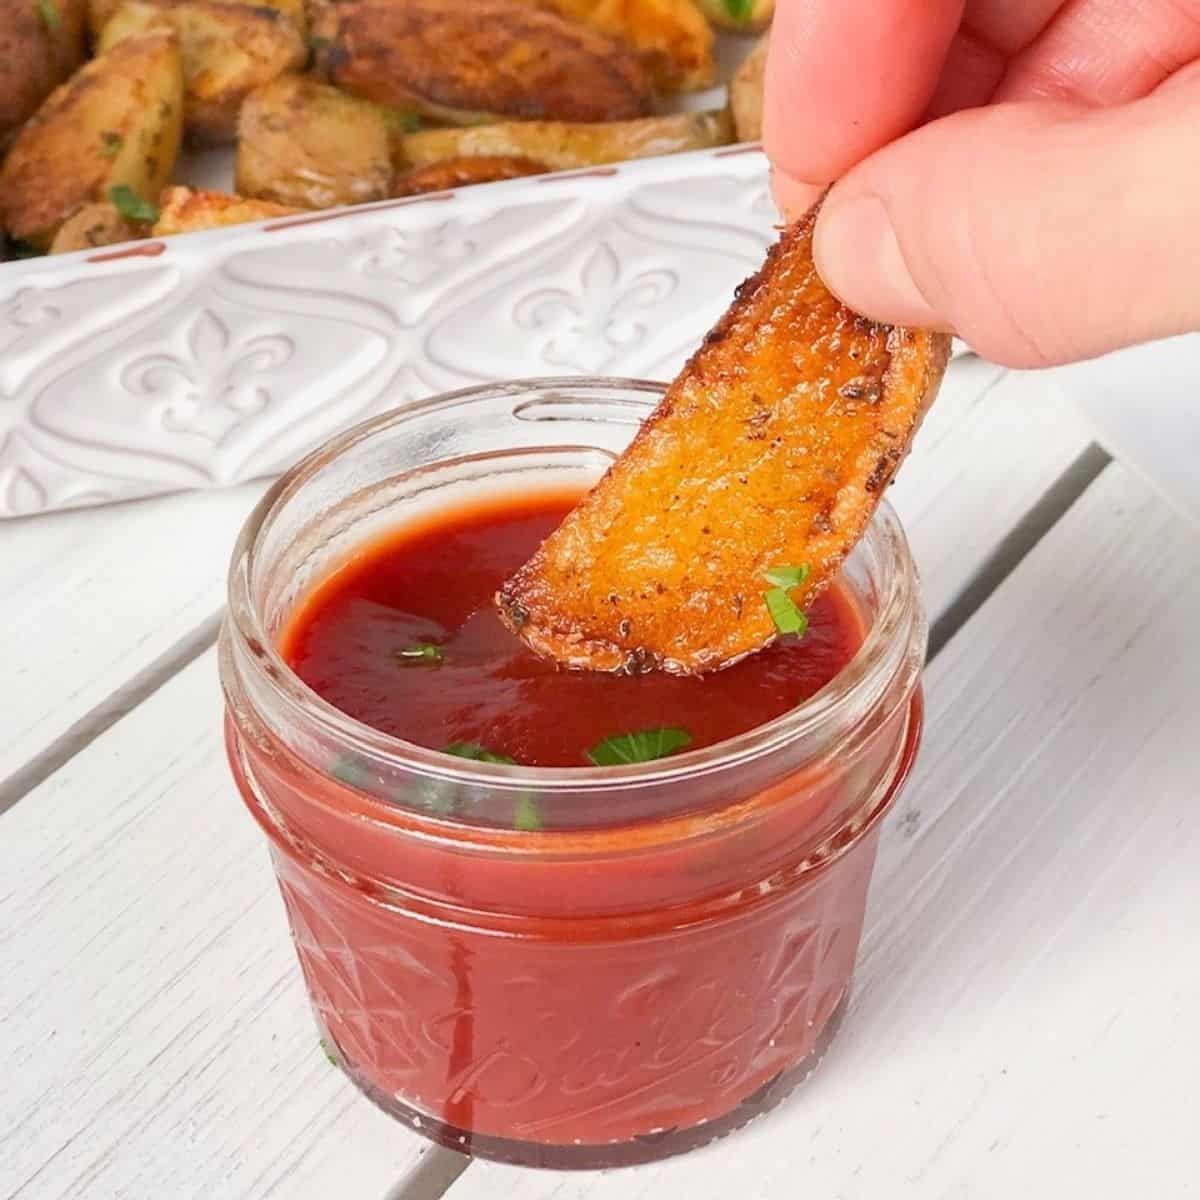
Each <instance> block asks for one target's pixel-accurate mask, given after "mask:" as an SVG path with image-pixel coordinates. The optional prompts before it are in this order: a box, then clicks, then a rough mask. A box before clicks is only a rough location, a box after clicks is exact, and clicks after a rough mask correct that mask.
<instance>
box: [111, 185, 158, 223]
mask: <svg viewBox="0 0 1200 1200" xmlns="http://www.w3.org/2000/svg"><path fill="white" fill-rule="evenodd" d="M108 199H109V201H110V203H111V204H112V206H113V207H114V208H115V209H116V210H117V212H119V213H120V214H121V216H123V217H124V218H125V219H126V220H127V221H140V222H142V223H143V224H145V225H149V224H151V223H153V222H154V221H157V220H158V209H157V208H156V207H155V206H154V205H153V204H151V203H150V201H149V200H143V199H142V198H141V196H139V195H138V194H137V192H135V191H134V190H133V188H131V187H130V186H129V185H128V184H127V183H118V184H117V185H116V186H115V187H110V188H109V189H108Z"/></svg>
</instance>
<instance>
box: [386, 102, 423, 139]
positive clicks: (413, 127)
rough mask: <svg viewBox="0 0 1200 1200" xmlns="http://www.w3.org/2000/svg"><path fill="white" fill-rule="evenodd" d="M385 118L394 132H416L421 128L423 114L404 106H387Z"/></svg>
mask: <svg viewBox="0 0 1200 1200" xmlns="http://www.w3.org/2000/svg"><path fill="white" fill-rule="evenodd" d="M383 119H384V121H385V122H386V123H387V126H388V128H389V129H390V130H391V131H392V132H393V133H416V132H417V130H418V129H420V128H421V114H420V113H415V112H412V111H411V110H409V109H404V108H385V109H384V110H383Z"/></svg>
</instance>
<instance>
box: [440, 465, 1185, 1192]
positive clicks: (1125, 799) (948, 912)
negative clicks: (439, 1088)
mask: <svg viewBox="0 0 1200 1200" xmlns="http://www.w3.org/2000/svg"><path fill="white" fill-rule="evenodd" d="M1198 606H1200V543H1198V542H1197V539H1196V537H1195V532H1194V530H1193V529H1191V528H1189V526H1188V525H1187V524H1186V523H1185V522H1184V521H1183V520H1182V519H1181V518H1179V517H1177V516H1175V515H1174V514H1172V513H1171V512H1170V511H1169V510H1168V508H1167V506H1166V505H1165V504H1164V503H1163V502H1162V501H1160V500H1159V499H1157V497H1155V496H1154V495H1153V494H1151V493H1150V492H1149V491H1148V489H1147V488H1146V486H1145V485H1143V484H1142V483H1140V482H1139V481H1138V480H1136V479H1135V478H1134V477H1133V476H1132V475H1131V474H1130V473H1128V472H1127V471H1125V470H1123V469H1122V468H1120V467H1119V466H1115V465H1114V466H1110V467H1109V468H1107V470H1106V471H1105V472H1104V473H1103V475H1102V476H1101V477H1100V478H1099V480H1097V481H1096V482H1095V483H1094V484H1093V485H1092V486H1091V487H1090V488H1089V489H1088V491H1087V492H1086V493H1085V494H1084V496H1083V497H1082V498H1081V499H1080V501H1079V502H1077V504H1076V505H1075V506H1074V507H1073V508H1072V509H1071V511H1070V512H1069V513H1068V515H1067V516H1066V517H1065V518H1064V519H1063V520H1062V521H1061V522H1060V523H1059V525H1058V526H1057V527H1056V528H1055V529H1054V530H1053V531H1052V532H1051V533H1050V534H1049V535H1048V536H1047V537H1046V538H1045V539H1044V540H1043V541H1042V543H1040V544H1039V545H1038V547H1037V548H1036V549H1035V550H1034V551H1033V553H1032V554H1030V555H1029V556H1028V557H1027V558H1026V560H1025V561H1024V562H1023V563H1022V564H1021V566H1020V567H1019V568H1018V570H1017V571H1016V572H1015V573H1014V574H1013V575H1012V576H1011V577H1010V578H1009V579H1008V580H1007V581H1006V582H1005V583H1004V584H1003V585H1002V586H1001V587H1000V588H999V589H998V590H997V591H996V592H995V593H994V594H993V596H992V597H991V598H990V599H989V600H988V602H987V603H986V604H985V605H984V606H983V608H981V609H980V611H979V612H978V613H977V614H976V616H975V617H974V618H973V619H972V620H971V621H970V622H969V623H968V624H967V625H966V626H965V627H964V628H963V630H962V631H961V632H960V633H959V635H958V636H957V637H956V638H954V639H953V640H952V641H951V642H950V644H949V645H948V647H947V649H946V651H945V652H944V653H943V654H942V655H941V656H940V657H939V659H938V660H937V662H936V663H935V664H934V666H933V667H932V668H931V670H930V671H929V673H928V677H927V693H928V701H929V713H928V733H927V740H926V745H925V749H924V754H923V758H922V760H921V762H920V765H919V767H918V770H917V773H916V775H915V777H914V779H913V781H912V783H911V784H910V786H909V789H908V791H907V792H906V794H905V796H904V798H903V799H902V801H901V803H900V806H899V811H897V812H896V813H894V814H893V816H892V818H891V819H890V821H889V827H888V829H887V831H886V833H885V837H884V844H883V846H882V848H881V853H880V859H879V865H878V873H877V875H876V880H875V884H874V888H873V893H872V900H871V907H870V912H869V914H868V922H867V930H866V934H865V938H864V943H863V950H862V953H861V956H860V961H859V969H858V980H857V985H856V990H855V993H854V996H853V999H852V1003H851V1008H850V1011H849V1014H848V1016H847V1019H846V1023H845V1026H844V1027H843V1031H842V1033H841V1036H840V1039H839V1041H838V1042H837V1043H836V1045H835V1047H834V1050H833V1051H832V1053H831V1054H830V1056H829V1059H828V1061H827V1062H826V1064H825V1066H824V1068H823V1070H822V1072H821V1073H820V1075H819V1076H817V1077H816V1079H815V1080H814V1081H813V1083H812V1085H811V1086H810V1087H809V1088H807V1089H802V1090H801V1091H800V1092H799V1093H797V1094H796V1095H795V1096H794V1097H792V1099H791V1100H790V1101H789V1102H787V1103H786V1104H785V1105H784V1106H783V1107H782V1108H781V1109H780V1110H778V1111H776V1112H775V1113H773V1114H771V1115H770V1116H768V1117H766V1118H764V1119H762V1120H760V1121H759V1122H757V1123H755V1124H754V1125H752V1126H751V1127H750V1128H749V1129H747V1130H746V1131H744V1132H743V1133H742V1134H740V1135H737V1136H735V1137H733V1138H730V1139H727V1140H726V1141H724V1142H722V1143H719V1144H718V1145H716V1146H714V1147H712V1148H710V1149H708V1150H705V1151H701V1152H699V1153H696V1154H694V1155H692V1156H690V1157H686V1158H683V1159H679V1160H675V1161H673V1162H669V1163H664V1164H661V1165H659V1166H655V1167H649V1168H643V1169H640V1170H637V1171H632V1172H615V1173H610V1174H608V1175H575V1176H564V1175H555V1174H541V1173H539V1174H533V1173H521V1172H516V1171H512V1170H510V1169H505V1168H499V1167H494V1166H492V1165H489V1164H478V1163H477V1164H474V1165H472V1167H471V1168H470V1169H469V1170H468V1171H467V1172H466V1173H465V1174H464V1175H463V1177H462V1178H461V1179H460V1180H459V1181H458V1182H457V1183H456V1184H455V1185H454V1186H453V1187H452V1188H451V1189H450V1191H449V1193H448V1197H449V1200H483V1198H485V1197H487V1198H489V1200H490V1198H491V1197H494V1196H500V1195H503V1196H506V1197H510V1198H511V1200H549V1198H550V1197H554V1200H585V1198H586V1200H608V1198H610V1197H611V1198H616V1197H620V1200H649V1198H651V1197H655V1198H657V1197H661V1196H663V1195H678V1196H687V1197H688V1200H709V1198H711V1200H718V1198H720V1200H726V1198H727V1197H729V1196H731V1195H738V1196H744V1197H747V1198H748V1200H750V1198H755V1200H767V1198H770V1200H774V1198H776V1197H778V1198H779V1200H783V1198H785V1197H787V1198H789V1200H790V1198H791V1197H794V1196H797V1195H806V1196H814V1197H815V1196H822V1197H839V1198H840V1200H859V1198H862V1200H874V1198H876V1197H880V1196H888V1197H891V1198H893V1200H895V1198H907V1197H920V1198H922V1200H924V1198H927V1197H955V1198H959V1197H968V1198H971V1200H975V1198H988V1200H990V1198H992V1197H995V1198H996V1200H1000V1198H1001V1197H1010V1196H1012V1195H1013V1194H1015V1193H1016V1192H1020V1194H1022V1195H1033V1196H1038V1197H1042V1196H1045V1197H1047V1198H1049V1197H1062V1196H1089V1197H1093V1198H1104V1200H1108V1198H1111V1200H1127V1198H1128V1197H1130V1196H1155V1197H1158V1196H1162V1197H1166V1196H1170V1197H1186V1196H1192V1195H1196V1194H1197V1186H1198V1185H1197V1180H1198V1179H1200V1148H1198V1144H1197V1142H1196V1139H1195V1136H1194V1132H1195V1129H1196V1127H1197V1122H1198V1121H1200V1101H1197V1098H1196V1097H1197V1083H1198V1082H1200V1067H1198V1066H1197V1064H1198V1063H1200V1019H1197V1016H1196V1014H1197V1012H1200V953H1198V952H1197V949H1196V938H1195V919H1196V884H1195V879H1196V863H1197V861H1200V807H1198V806H1197V804H1196V796H1197V793H1198V791H1200V739H1197V737H1196V731H1197V729H1200V698H1198V692H1197V685H1196V680H1197V679H1198V678H1200V639H1198V638H1197V637H1196V633H1195V628H1196V616H1195V614H1196V612H1197V608H1198Z"/></svg>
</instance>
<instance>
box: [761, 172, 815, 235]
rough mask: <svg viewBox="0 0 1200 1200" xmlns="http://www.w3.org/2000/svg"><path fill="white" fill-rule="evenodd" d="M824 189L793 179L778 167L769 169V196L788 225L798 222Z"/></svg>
mask: <svg viewBox="0 0 1200 1200" xmlns="http://www.w3.org/2000/svg"><path fill="white" fill-rule="evenodd" d="M824 190H825V189H824V188H823V187H822V186H821V185H819V184H813V183H805V182H804V181H803V180H800V179H793V178H792V177H791V176H790V175H788V174H787V173H786V172H785V171H781V170H780V169H779V168H778V167H773V168H772V169H771V195H772V196H774V198H775V207H776V208H777V209H779V214H780V216H781V217H783V219H784V220H785V221H787V222H788V224H791V222H793V221H798V220H800V218H801V217H802V216H804V214H805V213H806V212H808V210H809V209H810V208H812V206H813V205H814V204H816V202H817V201H818V200H819V199H820V198H821V193H822V192H823V191H824Z"/></svg>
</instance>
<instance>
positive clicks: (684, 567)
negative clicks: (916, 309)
mask: <svg viewBox="0 0 1200 1200" xmlns="http://www.w3.org/2000/svg"><path fill="white" fill-rule="evenodd" d="M814 224H815V214H810V215H809V216H808V217H807V218H805V219H804V220H803V221H802V222H799V223H798V224H796V225H794V226H792V227H791V228H789V229H787V230H785V231H784V233H783V236H782V237H781V239H780V241H779V242H778V243H777V245H776V246H775V247H774V248H773V249H772V250H771V252H770V254H769V255H768V258H767V261H766V264H765V266H764V267H763V269H762V270H761V271H760V272H759V273H758V274H757V275H754V276H752V277H751V278H750V279H748V280H747V281H746V282H745V283H744V284H742V286H741V287H740V288H739V289H738V293H737V298H736V299H735V301H734V303H733V306H732V307H731V308H730V309H729V311H728V312H727V313H726V314H725V316H724V317H722V318H721V320H720V321H719V322H718V324H717V325H716V327H715V328H714V329H713V330H712V332H711V333H710V334H709V335H708V337H707V338H706V339H705V342H704V344H703V346H701V348H700V349H699V350H698V351H697V352H696V354H695V355H693V357H692V359H691V360H690V361H689V362H688V364H687V365H686V366H685V367H684V369H683V372H682V374H681V375H680V376H679V377H678V378H677V379H676V380H675V382H674V383H673V384H672V385H671V387H670V389H669V390H668V392H667V394H666V396H665V397H664V399H663V401H662V403H661V404H660V405H659V406H658V408H657V409H656V410H655V412H654V413H653V415H652V416H651V417H650V418H649V420H648V421H647V422H646V424H645V425H644V426H643V427H642V429H641V430H640V431H639V433H638V435H637V436H636V438H635V439H634V441H633V442H632V444H631V445H630V447H629V448H628V450H626V451H625V453H624V454H622V455H621V457H620V458H619V459H618V460H617V462H616V463H615V464H614V465H613V466H612V468H611V469H610V470H609V472H608V473H607V475H605V477H604V478H603V479H602V480H601V482H600V483H599V484H598V485H597V486H596V487H595V488H594V489H593V490H592V491H591V492H589V493H588V495H587V496H585V497H584V499H583V500H582V502H581V503H580V504H579V506H578V507H577V508H576V509H574V511H573V512H571V513H570V514H569V515H568V517H567V518H566V520H565V521H564V522H563V524H562V525H561V526H560V527H559V528H558V529H557V530H556V531H555V532H554V533H552V534H551V535H550V537H549V538H547V539H546V541H545V542H544V543H543V544H542V546H541V547H540V549H539V550H538V551H537V552H536V554H535V555H534V557H533V558H532V559H531V560H530V561H529V562H528V563H527V564H526V565H525V566H524V567H522V568H521V570H520V571H518V572H517V574H516V575H515V576H513V578H512V579H510V580H509V581H508V582H507V583H506V584H505V585H504V587H503V588H502V589H501V591H500V593H499V595H498V596H497V603H498V605H499V609H500V612H501V615H502V617H503V618H504V620H505V621H506V623H507V624H508V625H509V626H510V627H511V628H512V629H513V630H514V631H515V632H516V633H518V634H519V636H520V637H521V638H522V639H523V640H524V641H525V642H526V643H527V644H528V645H529V646H530V647H531V648H532V649H534V650H535V651H537V652H538V653H540V654H543V655H546V656H548V657H551V658H554V659H557V660H558V661H559V662H562V663H564V664H566V665H568V666H572V667H587V668H591V669H595V670H603V671H617V670H649V669H654V668H658V669H663V670H667V671H672V672H676V673H680V674H693V673H699V672H703V671H712V670H716V669H718V668H721V667H724V666H728V665H729V664H731V663H734V662H736V661H737V660H738V659H740V658H743V657H744V656H745V655H747V654H750V653H752V652H753V651H755V650H758V649H760V648H762V647H763V646H765V645H766V644H767V643H768V642H770V641H772V640H773V639H774V638H775V637H776V636H777V633H778V632H779V630H780V629H783V628H785V626H784V625H782V624H781V625H780V626H779V627H778V628H777V617H775V616H773V615H772V608H771V607H769V605H770V604H771V602H772V600H777V599H778V595H777V593H779V592H782V593H783V603H784V607H785V608H788V607H789V606H790V609H791V611H792V612H793V614H794V615H795V616H796V617H797V618H798V619H799V609H801V608H803V607H804V606H805V605H806V604H807V603H808V602H810V601H811V600H812V599H813V597H814V596H816V595H817V593H818V592H819V591H820V590H821V589H822V588H824V587H825V586H826V585H827V584H828V583H829V582H830V580H831V579H832V578H833V577H834V575H835V574H836V573H837V571H838V569H839V567H840V566H841V564H842V561H843V560H844V559H845V557H846V555H847V554H848V553H849V551H850V550H851V549H852V548H853V546H854V545H855V543H856V542H857V541H858V539H859V537H860V536H861V535H862V533H863V531H864V529H865V528H866V525H867V523H868V521H869V520H870V518H871V515H872V513H873V512H874V511H875V508H876V506H877V505H878V503H879V500H880V497H881V496H882V494H883V491H884V489H885V488H886V487H887V485H888V483H889V482H890V481H891V478H892V476H893V474H894V473H895V471H896V468H897V467H898V466H899V464H900V461H901V460H902V459H903V457H904V456H905V454H906V453H907V451H908V448H909V444H910V442H911V440H912V437H913V435H914V433H915V432H916V429H917V426H918V425H919V424H920V421H921V418H922V416H923V415H924V413H925V410H926V408H927V407H928V405H929V404H930V403H931V401H932V400H933V397H934V394H935V393H936V391H937V388H938V384H939V383H940V381H941V377H942V373H943V371H944V369H945V365H946V361H947V359H948V357H949V352H950V339H949V338H948V337H945V336H944V335H941V334H933V333H923V332H915V331H910V330H904V329H895V328H891V327H889V326H886V325H878V324H875V323H874V322H871V321H868V320H866V319H865V318H862V317H859V316H857V315H856V314H855V313H852V312H850V311H849V310H848V309H847V308H845V307H844V306H843V305H842V304H841V303H839V301H838V300H837V299H836V298H835V297H834V296H833V295H831V294H830V292H829V291H828V290H827V289H826V288H825V286H824V284H823V283H822V282H821V280H820V277H819V276H818V275H817V272H816V268H815V267H814V265H813V259H812V231H813V226H814ZM769 594H770V595H769ZM796 606H798V608H797V607H796Z"/></svg>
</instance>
